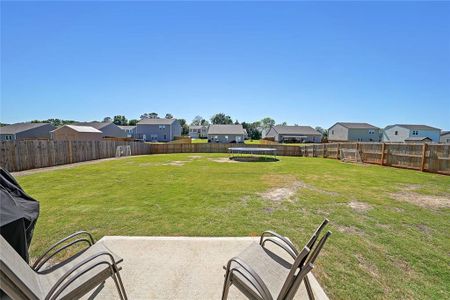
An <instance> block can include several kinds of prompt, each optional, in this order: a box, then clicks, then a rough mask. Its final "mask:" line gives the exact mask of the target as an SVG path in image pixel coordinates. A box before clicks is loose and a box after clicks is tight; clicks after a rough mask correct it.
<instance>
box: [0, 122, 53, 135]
mask: <svg viewBox="0 0 450 300" xmlns="http://www.w3.org/2000/svg"><path fill="white" fill-rule="evenodd" d="M49 124H50V123H16V124H11V125H7V126H2V127H0V134H16V133H19V132H23V131H27V130H30V129H33V128H38V127H41V126H45V125H49Z"/></svg>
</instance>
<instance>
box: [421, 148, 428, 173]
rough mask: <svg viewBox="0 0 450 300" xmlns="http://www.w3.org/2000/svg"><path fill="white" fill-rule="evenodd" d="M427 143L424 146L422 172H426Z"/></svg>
mask: <svg viewBox="0 0 450 300" xmlns="http://www.w3.org/2000/svg"><path fill="white" fill-rule="evenodd" d="M427 146H428V144H427V143H424V144H423V146H422V163H421V165H420V171H422V172H423V171H424V170H425V158H426V153H427Z"/></svg>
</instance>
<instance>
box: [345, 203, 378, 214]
mask: <svg viewBox="0 0 450 300" xmlns="http://www.w3.org/2000/svg"><path fill="white" fill-rule="evenodd" d="M348 206H350V207H351V208H352V209H353V210H354V211H356V212H359V213H365V212H367V211H369V210H371V209H372V206H370V205H369V204H368V203H365V202H359V201H352V202H350V203H348Z"/></svg>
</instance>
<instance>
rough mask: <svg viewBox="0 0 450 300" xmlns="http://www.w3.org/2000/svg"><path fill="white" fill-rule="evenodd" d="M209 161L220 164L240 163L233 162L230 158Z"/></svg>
mask: <svg viewBox="0 0 450 300" xmlns="http://www.w3.org/2000/svg"><path fill="white" fill-rule="evenodd" d="M208 160H210V161H214V162H218V163H238V162H237V161H235V160H231V159H229V158H228V157H221V158H208Z"/></svg>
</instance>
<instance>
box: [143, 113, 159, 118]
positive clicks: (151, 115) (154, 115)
mask: <svg viewBox="0 0 450 300" xmlns="http://www.w3.org/2000/svg"><path fill="white" fill-rule="evenodd" d="M140 118H141V120H142V119H158V114H157V113H155V112H152V113H145V114H142V115H141V117H140Z"/></svg>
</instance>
